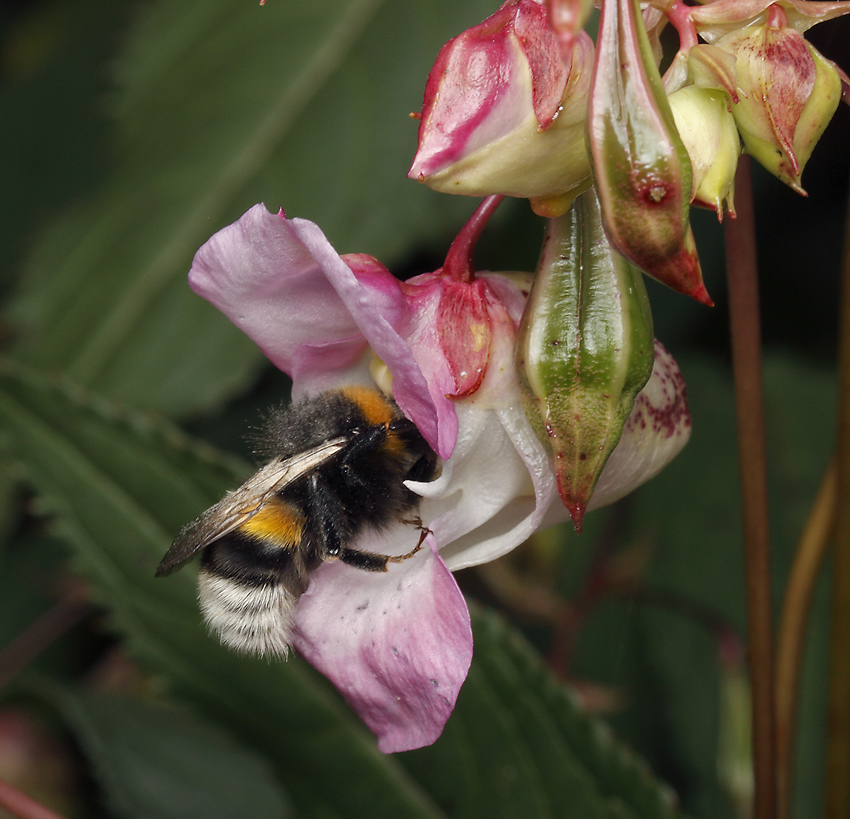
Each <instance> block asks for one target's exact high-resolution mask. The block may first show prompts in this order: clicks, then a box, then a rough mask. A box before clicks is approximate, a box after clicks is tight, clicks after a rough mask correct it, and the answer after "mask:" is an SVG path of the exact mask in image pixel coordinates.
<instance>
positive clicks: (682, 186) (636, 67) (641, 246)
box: [587, 0, 712, 305]
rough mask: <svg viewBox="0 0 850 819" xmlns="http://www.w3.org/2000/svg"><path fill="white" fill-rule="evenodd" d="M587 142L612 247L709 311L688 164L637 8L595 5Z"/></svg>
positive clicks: (634, 0) (606, 2) (620, 1)
mask: <svg viewBox="0 0 850 819" xmlns="http://www.w3.org/2000/svg"><path fill="white" fill-rule="evenodd" d="M587 141H588V146H589V149H590V154H591V157H592V163H591V166H592V170H593V178H594V182H595V184H596V186H597V188H598V189H599V197H600V200H601V202H602V210H603V214H604V217H605V227H606V230H607V233H608V237H609V238H610V240H611V243H612V244H613V245H614V247H616V248H617V250H618V251H619V252H620V253H622V254H623V255H624V256H625V257H626V258H627V259H629V261H631V262H632V263H633V264H636V265H637V266H638V267H640V268H641V269H642V270H644V271H645V272H646V273H648V274H649V275H650V276H653V277H654V278H656V279H658V280H659V281H661V282H663V283H664V284H666V285H668V286H669V287H672V288H673V289H674V290H676V291H678V292H680V293H684V294H686V295H689V296H692V297H693V298H695V299H696V300H697V301H700V302H702V303H703V304H707V305H711V304H712V301H711V298H710V297H709V295H708V292H707V291H706V289H705V285H704V284H703V280H702V270H701V268H700V263H699V257H698V256H697V251H696V245H695V243H694V237H693V233H692V232H691V227H690V221H689V207H690V201H691V193H692V186H693V173H692V170H691V163H690V159H689V157H688V152H687V150H686V148H685V146H684V143H683V142H682V139H681V137H680V136H679V133H678V131H677V130H676V124H675V122H674V120H673V114H672V112H671V110H670V105H669V103H668V102H667V95H666V93H665V91H664V87H663V85H662V82H661V77H660V76H659V73H658V68H657V67H656V65H655V59H654V56H653V53H652V47H651V45H650V42H649V38H648V37H647V33H646V29H645V28H644V23H643V17H642V15H641V10H640V3H639V2H638V0H602V4H601V18H600V23H599V37H598V39H597V44H596V66H595V68H594V72H593V83H592V85H591V90H590V100H589V107H588V120H587Z"/></svg>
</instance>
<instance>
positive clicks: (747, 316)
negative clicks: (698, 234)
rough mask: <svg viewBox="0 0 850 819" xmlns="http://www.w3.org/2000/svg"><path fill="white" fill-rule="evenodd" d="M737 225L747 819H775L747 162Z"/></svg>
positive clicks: (734, 318) (730, 242)
mask: <svg viewBox="0 0 850 819" xmlns="http://www.w3.org/2000/svg"><path fill="white" fill-rule="evenodd" d="M735 204H736V206H737V212H738V218H737V219H727V220H726V222H725V223H724V228H725V232H726V273H727V278H728V282H729V320H730V327H731V335H732V367H733V371H734V380H735V409H736V416H737V428H738V459H739V461H740V463H739V470H740V480H741V501H742V505H743V518H744V553H745V566H746V586H747V635H748V636H747V642H748V659H749V668H750V685H751V688H752V695H753V770H754V774H755V802H754V805H753V817H754V819H776V815H777V814H776V798H777V791H776V745H775V716H776V709H775V701H774V679H775V678H774V661H773V626H772V614H771V571H770V540H769V528H768V505H767V455H766V445H765V436H764V391H763V386H762V364H761V324H760V320H759V297H758V269H757V265H756V244H755V219H754V214H753V196H752V182H751V179H750V166H749V161H748V157H742V158H741V161H740V162H739V163H738V173H737V175H736V177H735Z"/></svg>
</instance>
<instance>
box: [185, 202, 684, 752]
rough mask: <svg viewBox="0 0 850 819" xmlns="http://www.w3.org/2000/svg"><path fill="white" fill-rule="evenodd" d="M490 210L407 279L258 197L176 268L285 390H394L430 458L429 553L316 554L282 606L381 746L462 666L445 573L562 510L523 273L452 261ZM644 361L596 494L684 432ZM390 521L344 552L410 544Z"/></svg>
mask: <svg viewBox="0 0 850 819" xmlns="http://www.w3.org/2000/svg"><path fill="white" fill-rule="evenodd" d="M488 207H490V206H489V205H488V204H487V203H485V205H484V206H482V208H480V209H479V211H478V214H477V215H476V217H474V219H473V220H472V222H471V223H470V224H471V225H472V227H471V228H470V227H467V229H465V230H466V231H467V232H466V234H464V233H463V232H462V237H459V240H458V242H456V243H455V245H454V246H453V249H452V251H451V252H450V254H449V258H448V259H447V262H446V265H445V266H444V268H442V269H441V270H440V271H437V272H435V273H431V274H426V275H424V276H420V277H417V278H415V279H412V280H410V281H408V282H404V283H402V282H400V281H398V280H397V279H396V278H395V277H393V276H392V275H391V274H390V272H389V271H388V270H387V269H386V268H384V267H383V266H382V265H381V264H380V263H379V262H378V261H376V260H375V259H373V258H371V257H369V256H364V255H354V256H347V257H341V256H339V255H338V254H337V252H336V251H335V250H334V249H333V247H332V246H331V245H330V244H329V242H328V241H327V239H326V238H325V237H324V235H323V234H322V232H321V231H320V230H319V228H318V227H317V226H316V225H314V224H313V223H311V222H308V221H305V220H302V219H286V218H285V217H284V216H283V214H282V213H281V214H278V215H274V214H271V213H269V212H268V211H267V210H266V209H265V207H264V206H262V205H255V206H254V207H253V208H251V209H250V210H249V211H248V212H247V213H246V214H245V215H244V216H242V218H241V219H239V220H238V221H237V222H235V223H234V224H232V225H230V226H228V227H226V228H224V229H223V230H221V231H219V232H218V233H217V234H216V235H215V236H213V237H212V238H211V239H210V240H209V241H208V242H207V243H206V244H205V245H204V246H203V247H202V248H201V249H200V250H199V251H198V253H197V255H196V256H195V260H194V262H193V265H192V269H191V271H190V274H189V282H190V285H191V287H192V288H193V289H194V290H195V292H197V293H198V294H200V295H201V296H203V297H204V298H206V299H207V300H209V301H210V302H211V303H212V304H214V305H215V306H216V307H218V308H219V309H220V310H221V311H222V312H224V313H225V315H227V316H228V318H230V319H231V321H233V322H234V323H235V324H236V325H237V326H239V327H240V328H241V329H242V330H243V331H244V332H245V333H247V334H248V335H249V336H250V337H251V338H252V339H253V340H254V341H256V343H257V344H258V345H259V346H260V348H261V349H262V350H263V352H264V353H265V354H266V355H267V356H268V357H269V358H270V359H271V361H272V362H273V363H274V364H275V365H276V366H278V367H279V368H280V369H282V370H284V371H285V372H287V373H289V374H290V375H291V377H292V379H293V399H294V400H298V399H299V398H303V397H306V396H310V395H312V394H315V393H318V392H320V391H322V390H325V389H329V388H335V387H341V386H346V385H351V384H369V385H371V386H374V385H375V384H376V383H377V384H378V385H379V386H382V387H384V388H391V389H392V393H393V396H394V398H395V400H396V402H397V403H398V405H399V406H400V407H401V408H402V410H403V411H404V413H405V414H406V415H407V416H408V417H409V418H410V419H411V420H413V421H414V422H415V423H416V425H417V426H418V427H419V429H420V431H421V432H422V434H423V436H424V437H425V438H426V440H427V441H428V442H429V443H430V444H431V446H432V448H433V449H434V451H435V452H437V454H438V455H439V456H440V458H441V459H442V469H441V472H440V474H439V477H437V478H436V479H435V480H434V481H432V482H430V483H424V484H411V485H410V486H411V488H412V489H413V490H414V491H415V492H417V493H419V494H420V495H421V496H422V497H423V501H422V504H421V508H420V514H421V516H422V519H423V520H424V522H425V523H426V525H427V526H428V527H429V529H430V530H431V531H432V533H433V536H432V537H429V538H428V545H429V546H430V547H431V548H430V550H424V549H423V551H422V552H421V553H420V554H419V555H417V556H416V557H415V558H412V559H410V560H406V561H404V562H403V563H401V564H393V565H391V567H390V570H389V572H388V573H387V574H380V573H375V574H372V573H368V572H364V571H361V570H359V569H356V568H352V567H350V566H346V565H344V564H343V563H341V562H332V563H326V564H324V565H322V566H321V567H320V568H319V569H317V570H316V571H315V572H314V573H313V575H312V582H311V584H310V587H309V588H308V590H307V591H306V592H305V593H304V595H303V596H302V597H301V600H300V601H299V603H298V606H297V608H296V610H295V632H294V646H295V648H296V650H297V651H298V652H299V653H300V654H301V655H302V656H303V657H305V658H306V659H307V660H308V661H309V662H310V663H312V664H313V665H314V666H315V667H316V668H317V669H318V670H319V671H321V672H322V673H324V674H325V675H326V676H327V677H328V678H329V679H330V680H331V681H332V682H333V683H334V685H336V686H337V688H338V689H339V690H340V691H341V692H342V694H343V695H344V696H345V698H346V699H347V700H348V702H349V703H350V704H351V706H352V707H353V708H354V709H355V710H356V711H357V713H358V714H359V715H360V716H361V717H362V719H363V720H364V721H365V722H366V724H367V725H368V726H369V727H370V728H371V729H372V731H374V732H375V734H376V735H377V737H378V747H379V748H380V750H382V751H384V752H394V751H401V750H407V749H412V748H417V747H420V746H422V745H426V744H429V743H431V742H433V741H434V740H435V739H436V738H437V737H438V736H439V734H440V732H441V731H442V728H443V725H444V724H445V721H446V720H447V719H448V717H449V715H450V714H451V711H452V708H453V706H454V703H455V699H456V697H457V694H458V691H459V689H460V686H461V685H462V683H463V680H464V679H465V677H466V674H467V671H468V669H469V663H470V661H471V656H472V633H471V629H470V624H469V614H468V611H467V607H466V603H465V601H464V599H463V596H462V595H461V593H460V591H459V589H458V587H457V584H456V583H455V581H454V578H453V577H452V574H451V572H452V571H453V570H455V569H459V568H463V567H465V566H472V565H475V564H478V563H482V562H486V561H489V560H493V559H494V558H497V557H499V556H501V555H503V554H505V553H507V552H509V551H510V550H512V549H513V548H515V547H516V546H518V545H519V544H520V543H522V542H523V541H524V540H525V539H526V538H528V536H529V535H531V534H532V533H533V532H534V531H535V530H536V529H538V528H540V527H541V526H542V525H543V524H544V522H545V523H547V524H548V523H550V522H554V521H555V520H557V519H565V518H566V517H567V513H566V510H565V509H564V507H563V506H561V505H560V504H557V505H553V500H554V499H555V498H556V496H557V491H556V486H555V477H554V473H553V471H552V468H551V464H550V460H549V456H548V455H547V453H546V451H545V449H544V447H543V445H542V444H541V443H540V441H539V440H538V439H537V437H536V436H535V434H534V432H533V431H532V429H531V426H530V425H529V423H528V421H527V420H526V418H525V415H524V414H523V411H522V407H521V402H520V398H519V392H518V386H517V383H516V377H515V375H514V371H513V345H514V340H515V333H516V328H517V326H518V323H519V319H520V315H521V313H522V310H523V307H524V304H525V300H526V297H527V295H528V289H527V277H526V276H524V275H513V276H510V275H499V274H483V275H473V274H472V272H471V269H469V267H468V265H467V264H466V262H465V260H466V261H468V253H469V250H470V248H471V244H472V243H474V238H475V236H477V231H478V230H480V224H479V223H480V222H481V219H482V218H484V217H483V216H482V214H483V213H484V212H485V211H486V210H487V208H488ZM476 218H478V220H479V221H478V222H476V221H475V219H476ZM656 369H657V371H658V372H657V373H654V374H653V378H652V379H651V380H650V382H649V383H648V384H647V386H646V388H645V389H644V391H643V392H642V393H641V395H640V396H639V398H638V401H637V402H636V405H635V412H634V413H633V415H632V417H631V419H630V423H629V424H627V428H626V431H625V432H624V433H623V436H622V439H621V443H620V445H619V446H618V447H617V449H615V451H614V453H613V454H612V456H611V459H610V462H611V466H610V467H606V470H605V471H604V472H603V474H602V477H601V479H600V484H599V487H600V488H598V489H597V492H596V495H594V504H593V505H594V506H600V505H603V504H604V503H606V502H607V503H610V502H612V501H613V500H615V499H617V498H618V497H621V496H622V495H623V494H626V493H627V492H629V491H631V490H632V489H634V488H635V487H636V486H637V485H639V484H640V483H642V482H643V481H644V480H647V479H648V478H649V477H651V476H652V475H654V474H655V473H656V472H658V471H659V470H660V469H661V468H662V466H663V465H664V463H666V462H667V461H668V460H670V459H671V458H672V457H673V456H674V455H675V454H676V453H678V451H679V450H680V449H681V447H682V446H683V445H684V443H685V442H686V440H687V438H688V434H689V429H690V419H689V415H688V412H687V406H686V403H685V401H684V393H683V385H682V381H681V376H680V375H679V373H678V369H677V368H676V366H675V363H674V362H673V361H672V358H670V357H669V355H659V356H658V357H657V360H656ZM632 420H633V421H634V423H632V422H631V421H632ZM618 452H622V456H621V457H620V456H618ZM402 529H403V527H401V526H399V529H398V531H396V530H390V531H389V532H388V533H385V534H384V535H382V536H379V535H374V534H373V535H368V536H364V537H363V538H362V539H361V540H360V541H358V543H357V547H358V548H361V549H364V550H372V551H379V552H381V553H384V554H401V553H403V552H405V551H409V542H408V541H409V529H408V530H407V531H402Z"/></svg>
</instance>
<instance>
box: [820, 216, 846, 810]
mask: <svg viewBox="0 0 850 819" xmlns="http://www.w3.org/2000/svg"><path fill="white" fill-rule="evenodd" d="M846 218H847V224H846V231H845V234H844V242H845V244H844V261H843V269H842V279H843V281H842V294H841V329H840V337H839V342H838V344H839V348H838V367H839V376H838V378H839V388H838V389H839V391H838V443H837V446H838V461H837V462H838V499H837V507H836V517H835V558H834V562H833V567H832V575H833V580H832V635H831V637H830V653H831V669H830V677H829V715H828V720H827V722H828V725H829V730H828V736H827V746H826V792H825V807H826V816H827V817H828V819H847V817H848V816H850V650H848V646H850V206H848V209H847V217H846Z"/></svg>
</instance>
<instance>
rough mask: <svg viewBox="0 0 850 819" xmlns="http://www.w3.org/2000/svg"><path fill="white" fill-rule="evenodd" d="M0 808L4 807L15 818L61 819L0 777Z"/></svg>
mask: <svg viewBox="0 0 850 819" xmlns="http://www.w3.org/2000/svg"><path fill="white" fill-rule="evenodd" d="M0 808H4V809H5V810H7V811H8V812H9V813H11V814H12V816H15V817H17V819H63V817H62V816H60V815H59V814H58V813H54V812H53V811H52V810H50V808H46V807H44V805H42V804H41V803H40V802H36V801H35V799H33V798H32V797H30V796H27V795H26V794H25V793H24V792H23V791H19V790H18V789H17V788H15V787H13V786H12V785H10V784H9V783H8V782H4V781H3V780H2V779H0Z"/></svg>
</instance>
